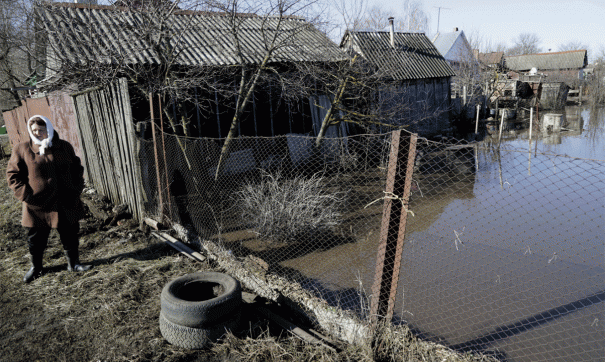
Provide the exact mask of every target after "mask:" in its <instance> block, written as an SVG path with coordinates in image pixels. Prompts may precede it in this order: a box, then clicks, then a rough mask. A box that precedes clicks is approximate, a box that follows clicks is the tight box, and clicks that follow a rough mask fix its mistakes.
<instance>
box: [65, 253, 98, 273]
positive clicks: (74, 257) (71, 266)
mask: <svg viewBox="0 0 605 362" xmlns="http://www.w3.org/2000/svg"><path fill="white" fill-rule="evenodd" d="M65 256H66V257H67V270H69V271H71V272H84V271H87V270H89V269H90V268H92V265H85V264H80V256H79V253H78V248H74V249H70V250H65Z"/></svg>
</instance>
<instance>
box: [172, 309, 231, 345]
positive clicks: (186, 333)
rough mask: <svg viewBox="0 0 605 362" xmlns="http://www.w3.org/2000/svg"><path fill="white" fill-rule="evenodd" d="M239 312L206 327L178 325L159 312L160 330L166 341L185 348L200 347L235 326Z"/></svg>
mask: <svg viewBox="0 0 605 362" xmlns="http://www.w3.org/2000/svg"><path fill="white" fill-rule="evenodd" d="M240 315H241V312H237V313H235V314H234V315H231V319H229V320H226V321H224V322H223V323H219V324H217V325H215V326H213V327H208V328H191V327H185V326H181V325H178V324H176V323H173V322H171V321H169V320H168V319H166V316H165V315H164V313H163V312H160V332H161V333H162V337H164V339H165V340H166V341H168V343H170V344H172V345H175V346H178V347H183V348H187V349H202V348H206V347H208V346H209V345H210V344H211V343H214V342H216V341H217V340H218V339H219V338H221V337H222V336H223V335H224V334H225V333H227V331H228V330H233V329H235V328H237V326H238V324H239V320H240Z"/></svg>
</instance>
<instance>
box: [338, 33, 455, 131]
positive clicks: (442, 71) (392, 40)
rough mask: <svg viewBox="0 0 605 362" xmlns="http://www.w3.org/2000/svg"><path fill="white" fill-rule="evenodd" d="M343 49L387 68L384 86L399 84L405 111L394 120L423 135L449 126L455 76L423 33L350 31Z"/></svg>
mask: <svg viewBox="0 0 605 362" xmlns="http://www.w3.org/2000/svg"><path fill="white" fill-rule="evenodd" d="M340 47H341V48H342V49H344V50H346V51H348V52H353V53H356V54H359V55H361V56H362V57H363V58H364V59H365V60H366V61H367V62H368V63H369V64H370V65H371V66H372V67H374V68H375V69H385V70H388V71H387V72H385V83H386V82H388V83H390V84H396V85H397V87H398V89H399V91H398V94H399V95H400V99H398V100H397V102H400V103H402V104H405V105H406V107H405V108H406V111H405V112H403V114H401V116H400V118H399V119H395V120H393V122H394V123H396V124H400V125H408V127H407V128H406V129H409V130H411V131H414V132H418V133H420V134H424V135H434V134H438V133H441V132H444V130H446V129H447V128H449V127H450V123H449V107H450V82H451V78H452V77H453V76H454V75H455V73H454V72H453V70H452V68H451V67H450V65H449V64H448V62H447V61H446V60H445V59H444V58H443V56H441V54H439V51H438V50H437V49H436V48H435V46H434V45H433V44H432V43H431V41H430V39H429V38H428V37H427V36H426V35H424V34H423V33H400V32H395V31H394V29H393V26H392V23H391V28H390V31H367V32H365V31H347V32H346V33H345V35H344V36H343V38H342V40H341V42H340Z"/></svg>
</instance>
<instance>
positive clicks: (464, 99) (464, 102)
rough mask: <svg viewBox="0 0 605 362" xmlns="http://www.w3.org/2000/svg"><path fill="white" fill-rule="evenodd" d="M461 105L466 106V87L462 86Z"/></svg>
mask: <svg viewBox="0 0 605 362" xmlns="http://www.w3.org/2000/svg"><path fill="white" fill-rule="evenodd" d="M462 104H463V105H465V106H466V86H465V85H463V86H462Z"/></svg>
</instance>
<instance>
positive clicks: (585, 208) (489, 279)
mask: <svg viewBox="0 0 605 362" xmlns="http://www.w3.org/2000/svg"><path fill="white" fill-rule="evenodd" d="M314 142H315V139H314V138H310V137H305V136H300V135H289V136H283V137H275V138H240V139H237V140H236V141H235V143H236V145H235V146H234V147H233V149H232V152H231V154H230V156H229V157H228V159H227V160H226V163H225V165H224V173H223V174H222V175H221V177H220V178H219V179H217V180H215V171H216V166H217V161H218V158H219V155H220V146H221V142H220V140H216V139H185V138H180V139H177V137H175V136H171V135H163V136H162V137H161V142H160V139H156V144H155V145H156V147H154V143H153V142H152V141H143V142H142V146H141V147H140V150H141V151H140V155H139V157H140V163H141V170H142V174H143V177H142V179H143V180H144V181H143V182H144V185H143V188H144V190H145V191H146V194H147V199H148V200H149V202H148V203H147V204H146V211H147V213H149V214H151V215H157V214H160V213H162V214H163V215H164V216H165V217H168V218H170V219H171V220H172V221H174V222H177V223H179V224H181V225H184V226H188V227H189V228H190V229H192V231H195V233H196V234H197V235H199V236H200V237H201V238H203V239H209V240H213V241H215V242H216V243H218V244H220V245H221V246H223V247H224V248H225V249H226V250H229V251H230V252H231V253H233V254H234V255H235V256H238V257H246V256H249V255H252V256H254V257H256V259H255V260H258V259H261V260H263V261H264V262H266V263H267V264H268V265H269V268H270V271H272V272H274V273H276V274H278V275H280V276H282V277H284V278H288V279H290V280H292V281H295V282H297V283H299V284H300V285H302V286H303V287H304V288H306V289H308V290H310V291H312V292H313V293H315V294H316V295H318V296H320V297H321V298H323V299H325V300H326V301H327V302H328V303H330V304H332V305H334V306H339V307H341V308H344V309H347V310H351V311H354V312H356V313H357V314H358V315H360V316H362V317H368V316H369V315H368V314H369V313H371V309H370V306H371V301H372V298H376V297H377V296H376V290H374V292H372V286H373V285H374V284H375V280H374V279H375V276H376V272H377V270H378V269H380V268H377V265H376V263H377V251H378V249H379V245H380V243H381V240H382V239H384V235H383V236H382V237H381V221H382V220H383V209H384V208H385V202H391V203H393V202H404V201H403V200H400V196H401V195H396V194H394V193H392V192H391V194H390V195H389V193H386V192H385V184H386V182H387V176H388V171H389V153H390V151H391V134H378V135H360V136H355V137H349V138H340V139H326V140H324V142H323V143H322V146H321V151H320V152H315V151H314V147H313V143H314ZM534 142H535V141H534ZM534 145H535V143H534ZM415 153H416V155H415V156H414V158H413V163H412V164H413V173H412V178H411V183H410V184H409V186H408V188H409V200H408V201H407V202H405V203H404V204H403V205H404V207H403V210H404V214H406V215H407V227H406V228H405V239H404V242H403V246H402V250H401V251H400V252H401V253H400V256H399V255H398V256H397V257H396V258H391V259H388V260H390V261H387V264H386V265H385V266H384V267H383V268H382V269H383V270H387V271H388V270H391V272H392V271H394V270H396V269H397V268H400V270H401V272H400V274H399V275H400V276H399V279H398V280H397V282H398V283H396V284H395V285H396V286H397V289H396V291H395V292H394V293H393V295H394V298H390V299H389V301H388V303H389V304H390V308H391V310H392V311H393V321H394V322H395V323H408V324H409V325H410V326H411V327H412V328H413V329H414V330H415V331H416V332H417V333H419V334H420V335H421V336H423V337H424V338H427V339H431V340H435V341H438V342H440V343H444V344H446V345H449V346H452V347H454V348H456V349H458V350H462V351H471V350H472V351H481V352H484V353H488V354H492V355H496V356H500V357H502V358H503V359H507V360H512V361H517V360H518V361H537V360H545V361H546V360H548V361H557V360H559V361H567V360H574V361H594V360H598V359H600V358H602V356H603V355H605V333H604V330H605V256H604V253H605V244H604V243H605V241H604V240H605V238H604V237H603V231H604V227H603V221H604V215H605V201H604V200H605V198H604V190H605V179H604V177H603V175H605V161H598V160H597V161H590V160H583V159H575V158H572V157H566V156H560V155H555V154H550V153H545V152H540V151H539V150H538V149H537V148H535V147H533V146H532V147H528V148H520V147H518V146H511V145H508V144H502V145H500V144H498V143H496V142H490V141H489V139H488V140H485V141H483V142H481V143H475V144H468V143H466V142H458V141H455V140H452V139H448V140H443V141H442V142H432V141H429V140H426V139H423V138H418V140H417V141H416V147H415ZM156 163H158V164H160V168H161V169H160V170H157V169H156V167H155V165H156ZM401 170H402V168H401V165H400V167H399V169H398V173H401V172H402V171H401ZM158 171H161V172H158ZM408 175H409V174H408ZM158 177H159V178H160V180H159V182H158ZM158 186H159V188H158ZM157 190H162V192H160V193H158V191H157ZM160 199H161V204H160ZM399 222H400V220H399V219H395V220H390V223H399ZM381 238H382V239H381ZM379 262H380V261H379ZM388 263H391V264H388ZM395 275H397V273H395Z"/></svg>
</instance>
